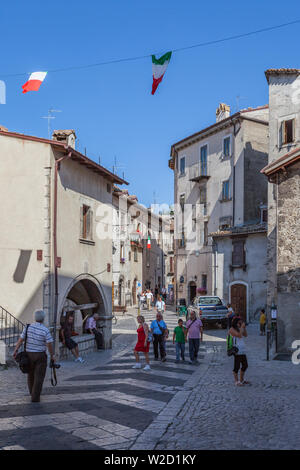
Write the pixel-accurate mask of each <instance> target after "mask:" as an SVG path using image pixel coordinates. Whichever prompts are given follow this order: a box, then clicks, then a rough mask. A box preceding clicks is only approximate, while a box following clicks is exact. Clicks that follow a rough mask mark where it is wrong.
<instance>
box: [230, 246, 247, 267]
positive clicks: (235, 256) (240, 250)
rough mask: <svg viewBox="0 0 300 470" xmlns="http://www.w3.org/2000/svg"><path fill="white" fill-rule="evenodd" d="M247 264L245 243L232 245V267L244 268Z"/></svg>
mask: <svg viewBox="0 0 300 470" xmlns="http://www.w3.org/2000/svg"><path fill="white" fill-rule="evenodd" d="M243 264H245V251H244V242H243V241H236V242H233V244H232V265H233V266H242V265H243Z"/></svg>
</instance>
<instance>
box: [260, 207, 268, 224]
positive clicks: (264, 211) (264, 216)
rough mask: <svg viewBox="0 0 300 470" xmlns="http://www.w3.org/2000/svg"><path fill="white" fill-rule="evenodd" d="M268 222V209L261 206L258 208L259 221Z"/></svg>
mask: <svg viewBox="0 0 300 470" xmlns="http://www.w3.org/2000/svg"><path fill="white" fill-rule="evenodd" d="M264 222H268V209H266V208H264V207H262V208H261V209H260V223H261V224H263V223H264Z"/></svg>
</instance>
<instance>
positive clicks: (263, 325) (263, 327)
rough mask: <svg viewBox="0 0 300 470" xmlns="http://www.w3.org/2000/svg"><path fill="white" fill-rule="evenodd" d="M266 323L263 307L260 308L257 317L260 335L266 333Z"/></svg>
mask: <svg viewBox="0 0 300 470" xmlns="http://www.w3.org/2000/svg"><path fill="white" fill-rule="evenodd" d="M266 323H267V317H266V313H265V309H264V308H262V309H261V311H260V317H259V326H260V335H261V336H265V335H266Z"/></svg>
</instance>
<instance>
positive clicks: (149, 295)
mask: <svg viewBox="0 0 300 470" xmlns="http://www.w3.org/2000/svg"><path fill="white" fill-rule="evenodd" d="M146 299H147V308H148V310H152V309H151V303H152V300H153V294H152V292H151V290H150V289H148V291H147V294H146Z"/></svg>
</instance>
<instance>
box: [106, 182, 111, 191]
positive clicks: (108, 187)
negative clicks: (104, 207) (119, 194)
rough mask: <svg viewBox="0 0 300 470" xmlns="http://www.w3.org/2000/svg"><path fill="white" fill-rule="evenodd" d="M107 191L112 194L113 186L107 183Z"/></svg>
mask: <svg viewBox="0 0 300 470" xmlns="http://www.w3.org/2000/svg"><path fill="white" fill-rule="evenodd" d="M106 190H107V192H108V193H111V184H110V183H107V185H106Z"/></svg>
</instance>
